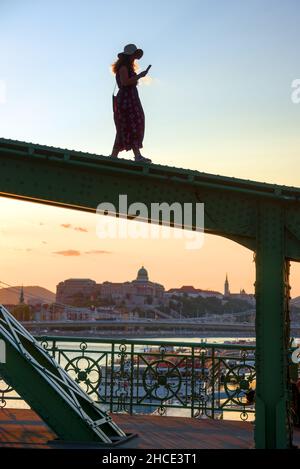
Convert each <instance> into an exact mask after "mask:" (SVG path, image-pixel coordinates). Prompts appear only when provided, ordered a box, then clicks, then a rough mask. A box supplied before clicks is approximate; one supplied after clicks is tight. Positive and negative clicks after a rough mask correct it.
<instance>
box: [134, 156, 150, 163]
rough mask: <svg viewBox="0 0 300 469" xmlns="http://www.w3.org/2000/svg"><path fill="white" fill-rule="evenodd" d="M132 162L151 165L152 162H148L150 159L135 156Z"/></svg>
mask: <svg viewBox="0 0 300 469" xmlns="http://www.w3.org/2000/svg"><path fill="white" fill-rule="evenodd" d="M134 160H135V161H138V162H141V163H152V161H151V160H150V158H145V157H144V156H142V155H139V156H135V157H134Z"/></svg>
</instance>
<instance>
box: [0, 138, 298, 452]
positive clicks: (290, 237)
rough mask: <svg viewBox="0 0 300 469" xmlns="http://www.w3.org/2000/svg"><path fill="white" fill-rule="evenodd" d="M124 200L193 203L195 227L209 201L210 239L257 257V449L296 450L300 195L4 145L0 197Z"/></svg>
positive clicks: (72, 204)
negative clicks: (292, 410)
mask: <svg viewBox="0 0 300 469" xmlns="http://www.w3.org/2000/svg"><path fill="white" fill-rule="evenodd" d="M120 194H127V198H128V205H129V204H131V203H133V202H137V201H138V202H143V203H144V204H146V205H147V207H148V210H149V213H150V206H151V203H154V202H157V203H161V202H167V203H168V204H172V203H173V202H180V203H181V204H183V203H189V202H190V203H192V204H193V207H194V220H195V206H196V202H202V203H204V207H205V231H206V232H207V233H212V234H216V235H219V236H224V237H227V238H229V239H232V240H234V241H236V242H237V243H239V244H241V245H242V246H245V247H247V248H248V249H251V250H253V251H254V252H255V253H256V265H257V280H256V300H257V322H256V334H257V341H258V354H259V356H258V360H257V367H258V379H257V385H258V398H257V421H256V430H255V434H256V444H257V446H259V447H270V448H271V447H279V448H282V447H289V445H290V440H291V430H290V426H289V425H287V422H288V416H289V410H288V406H287V405H286V402H287V394H288V376H287V372H286V351H287V348H286V342H285V340H286V338H287V336H288V333H289V330H288V327H289V321H288V309H287V295H288V293H287V292H288V287H286V286H285V285H287V284H288V275H287V271H288V269H287V262H288V261H289V260H295V261H300V189H299V188H295V187H287V186H282V185H276V184H266V183H261V182H254V181H249V180H242V179H237V178H229V177H225V176H216V175H211V174H206V173H202V172H198V171H190V170H186V169H180V168H172V167H167V166H161V165H155V164H151V165H145V164H141V163H136V162H131V161H128V160H122V159H111V158H108V157H105V156H98V155H92V154H88V153H82V152H76V151H73V150H64V149H59V148H54V147H47V146H41V145H36V144H32V143H26V142H17V141H13V140H7V139H0V195H3V196H7V197H14V198H17V199H21V200H30V201H33V202H40V203H45V204H51V205H57V206H61V207H67V208H74V209H77V210H86V211H90V212H95V210H96V208H97V206H98V204H99V203H101V202H110V203H112V204H114V206H115V207H118V205H119V195H120ZM119 215H120V216H125V217H126V216H127V213H125V212H124V213H121V212H120V214H119ZM150 218H151V217H150V215H149V217H148V219H146V220H145V221H151V222H159V221H160V222H161V221H162V220H159V219H157V220H153V219H152V220H150ZM194 228H195V222H193V226H191V229H194ZM271 357H272V358H271ZM270 383H271V384H270Z"/></svg>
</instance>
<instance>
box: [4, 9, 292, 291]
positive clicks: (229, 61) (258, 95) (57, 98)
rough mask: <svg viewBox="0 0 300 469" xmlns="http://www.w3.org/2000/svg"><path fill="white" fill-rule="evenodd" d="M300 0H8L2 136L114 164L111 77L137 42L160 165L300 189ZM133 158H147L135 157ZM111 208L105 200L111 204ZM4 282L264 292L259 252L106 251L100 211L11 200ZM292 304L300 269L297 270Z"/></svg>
mask: <svg viewBox="0 0 300 469" xmlns="http://www.w3.org/2000/svg"><path fill="white" fill-rule="evenodd" d="M299 24H300V2H299V1H298V0H286V1H284V2H283V1H282V0H243V1H241V0H209V1H208V0H207V1H206V0H148V1H143V0H142V1H141V0H139V1H136V0H127V1H126V2H124V1H123V0H122V1H121V0H110V1H109V2H108V1H106V0H87V1H84V2H83V1H77V0H69V1H68V0H64V1H63V2H62V1H58V0H43V1H39V0H0V44H1V65H0V125H1V131H0V137H5V138H11V139H16V140H24V141H27V142H35V143H40V144H45V145H53V146H57V147H63V148H70V149H76V150H82V151H89V152H93V153H98V154H103V155H109V154H110V153H111V149H112V144H113V141H114V137H115V127H114V122H113V115H112V104H111V94H112V92H113V88H114V84H115V79H114V75H113V74H112V72H111V69H110V66H111V64H112V63H113V62H114V61H115V60H116V58H117V53H118V52H120V51H122V50H123V48H124V46H125V45H126V44H128V43H134V44H136V45H137V46H138V47H140V48H142V49H143V50H144V56H143V57H142V59H141V60H140V61H139V67H140V70H143V69H145V68H146V67H147V66H148V65H149V64H152V68H151V70H150V73H149V75H148V77H147V78H145V79H143V80H140V83H139V86H138V91H139V95H140V98H141V101H142V104H143V108H144V111H145V116H146V129H145V139H144V148H142V149H141V152H142V154H143V155H144V156H146V157H150V158H152V160H153V162H154V163H160V164H166V165H169V166H176V167H183V168H190V169H197V170H200V171H205V172H208V173H214V174H222V175H226V176H235V177H240V178H245V179H254V180H258V181H266V182H276V183H280V184H286V185H294V186H298V187H300V180H299V179H300V178H299V174H300V158H299V153H300V131H299V130H300V104H294V103H293V102H292V99H291V93H292V87H291V85H292V82H293V80H295V79H297V78H300V63H299V60H298V57H299V44H300V28H299ZM119 156H120V157H124V158H128V159H133V153H132V152H131V151H129V152H122V153H120V155H119ZM99 202H100V201H99ZM0 213H1V222H0V257H1V274H0V281H2V282H5V283H8V284H11V285H20V284H21V283H23V284H24V285H40V286H43V287H46V288H49V289H51V290H53V291H55V286H56V284H57V283H58V282H59V281H61V280H64V279H66V278H70V277H88V278H92V279H94V280H96V281H98V282H101V281H104V280H111V281H125V280H132V279H134V278H135V276H136V272H137V270H138V268H139V267H140V266H141V265H144V266H145V267H146V268H147V270H148V272H149V276H150V279H151V280H153V281H157V282H159V283H162V284H163V285H164V286H165V287H166V288H169V287H176V286H181V285H194V286H195V287H198V288H208V289H214V290H218V291H223V283H224V279H225V275H226V272H227V273H228V276H229V281H230V288H231V290H232V291H233V292H236V291H239V289H240V288H245V289H246V291H248V292H253V290H254V286H253V283H254V272H255V266H254V263H253V253H252V252H251V251H249V250H247V249H245V248H242V247H240V246H239V245H237V244H235V243H233V242H231V241H228V240H226V239H223V238H219V237H215V236H205V240H204V244H203V247H202V248H201V249H199V250H197V251H193V250H187V249H186V248H185V242H184V240H182V239H168V240H166V239H165V240H162V239H160V240H144V239H138V240H131V239H127V240H111V239H106V240H100V239H99V238H98V237H97V236H96V223H97V222H96V217H95V216H94V215H92V214H86V213H81V212H75V211H69V210H64V209H58V208H54V207H46V206H40V205H32V204H30V203H24V202H17V201H13V200H7V199H4V198H1V199H0ZM291 281H292V292H291V294H292V296H293V297H294V296H297V295H300V265H299V264H294V263H293V264H292V279H291Z"/></svg>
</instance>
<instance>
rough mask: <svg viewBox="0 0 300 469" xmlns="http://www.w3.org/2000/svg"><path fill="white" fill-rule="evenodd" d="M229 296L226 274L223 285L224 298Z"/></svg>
mask: <svg viewBox="0 0 300 469" xmlns="http://www.w3.org/2000/svg"><path fill="white" fill-rule="evenodd" d="M229 295H230V290H229V282H228V275H227V273H226V279H225V283H224V296H229Z"/></svg>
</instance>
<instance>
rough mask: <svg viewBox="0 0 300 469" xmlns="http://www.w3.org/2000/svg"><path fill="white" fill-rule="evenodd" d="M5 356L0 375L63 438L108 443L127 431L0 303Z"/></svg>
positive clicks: (0, 328)
mask: <svg viewBox="0 0 300 469" xmlns="http://www.w3.org/2000/svg"><path fill="white" fill-rule="evenodd" d="M0 338H1V339H3V340H4V342H5V345H6V360H5V362H4V363H2V362H1V363H0V374H1V376H2V377H3V378H4V379H5V381H6V382H7V383H8V384H9V385H10V386H12V387H13V388H14V389H15V390H16V391H17V392H18V393H19V394H20V395H21V396H22V397H23V398H24V399H25V401H26V402H27V403H28V404H29V405H30V406H31V408H32V409H33V410H35V411H36V412H37V413H38V414H39V415H40V416H41V417H42V419H43V420H44V421H45V422H46V423H47V425H48V426H49V427H50V428H51V429H52V430H53V431H54V432H55V433H56V434H57V436H58V438H60V439H61V440H64V441H70V442H72V441H80V442H86V443H95V444H96V443H97V444H99V445H100V446H101V445H102V446H103V445H105V446H111V445H113V444H116V443H120V442H122V441H125V440H126V439H127V435H126V434H125V433H124V432H123V430H121V429H120V428H119V427H118V426H117V425H116V424H115V423H114V422H113V421H112V419H111V417H110V416H109V415H107V414H106V412H104V411H103V410H101V407H100V406H99V405H98V404H97V403H95V402H94V401H93V400H92V399H91V398H90V397H89V396H88V395H87V394H86V393H85V392H84V391H83V390H82V389H81V388H80V386H79V385H78V384H77V383H76V382H75V381H74V380H73V379H72V378H71V377H70V376H69V375H68V373H66V371H65V370H64V369H63V368H62V367H61V366H60V365H59V364H58V363H57V362H56V361H55V360H54V358H52V357H51V356H50V355H49V354H48V353H47V351H46V350H45V349H44V348H43V347H42V346H41V345H40V344H39V343H38V342H37V341H36V340H35V339H34V338H33V337H32V336H31V335H30V334H29V333H28V332H27V331H26V329H24V327H23V326H22V325H21V324H20V323H19V322H18V321H16V319H15V318H14V317H13V316H12V315H11V314H10V313H9V312H8V311H7V310H6V309H5V308H4V307H3V306H0Z"/></svg>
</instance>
